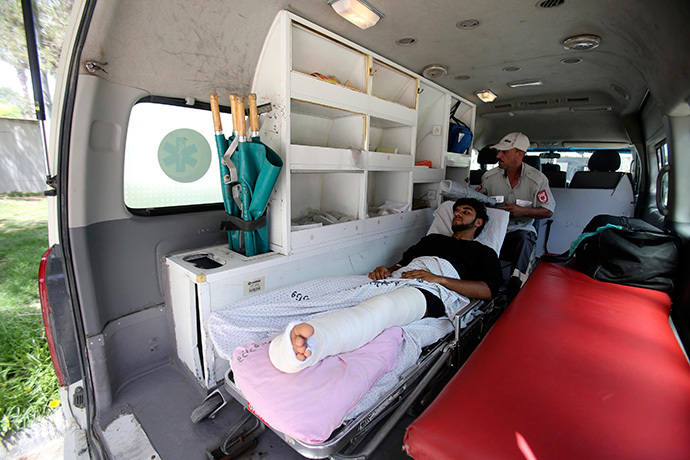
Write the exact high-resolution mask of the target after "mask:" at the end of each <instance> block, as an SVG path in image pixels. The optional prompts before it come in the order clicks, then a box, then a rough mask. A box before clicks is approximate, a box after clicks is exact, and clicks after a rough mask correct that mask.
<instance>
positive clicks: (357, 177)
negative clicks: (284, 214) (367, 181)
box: [290, 172, 364, 224]
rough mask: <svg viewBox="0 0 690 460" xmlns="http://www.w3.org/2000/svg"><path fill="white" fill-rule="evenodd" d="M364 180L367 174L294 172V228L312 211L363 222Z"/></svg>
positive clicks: (292, 194)
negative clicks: (296, 223)
mask: <svg viewBox="0 0 690 460" xmlns="http://www.w3.org/2000/svg"><path fill="white" fill-rule="evenodd" d="M363 179H364V174H363V173H356V172H296V173H295V172H293V173H292V174H291V175H290V182H291V189H292V190H291V194H290V198H291V201H290V203H291V205H290V210H291V224H292V222H293V221H294V220H295V219H298V218H302V217H304V216H306V215H308V214H309V212H310V210H317V211H323V212H327V213H342V214H345V215H347V216H350V217H352V218H353V219H355V220H357V219H361V218H362V211H361V206H360V196H361V194H362V190H363Z"/></svg>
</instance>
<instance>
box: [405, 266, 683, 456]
mask: <svg viewBox="0 0 690 460" xmlns="http://www.w3.org/2000/svg"><path fill="white" fill-rule="evenodd" d="M670 308H671V300H670V298H669V296H668V295H666V294H664V293H662V292H658V291H653V290H650V289H643V288H636V287H630V286H622V285H617V284H611V283H603V282H600V281H596V280H594V279H592V278H589V277H588V276H586V275H584V274H583V273H581V272H578V271H576V270H573V269H571V268H568V267H565V266H561V265H553V264H547V263H544V262H542V263H540V264H539V265H538V266H537V268H536V269H535V270H534V272H533V273H532V275H531V276H530V278H529V280H528V281H527V283H526V284H525V286H524V287H523V288H522V290H521V291H520V293H519V294H518V296H517V297H516V298H515V300H514V301H513V302H512V303H511V304H510V306H509V307H508V309H507V310H506V311H505V312H504V313H503V315H502V316H501V318H499V320H498V321H497V322H496V324H495V325H494V326H493V328H492V329H491V330H490V331H489V333H488V334H487V336H486V338H485V339H484V340H483V341H482V343H481V344H480V345H479V347H478V348H477V349H476V350H475V352H474V353H473V354H472V355H471V356H470V358H469V359H468V361H467V362H466V363H465V364H464V365H463V366H462V367H461V368H460V370H459V371H458V373H457V374H456V375H455V376H454V377H453V379H452V380H451V381H450V382H449V383H448V385H447V386H446V387H445V388H444V390H443V391H442V392H441V394H440V395H439V396H438V397H437V398H436V400H435V401H434V402H433V403H432V404H431V405H430V406H429V408H428V409H427V410H426V411H425V412H424V413H423V414H422V415H421V416H420V417H419V418H418V419H417V420H416V421H415V422H413V423H412V424H411V425H410V426H409V428H408V429H407V432H406V434H405V442H404V444H405V449H406V450H407V452H408V454H409V455H411V456H412V457H413V458H415V459H417V460H423V459H435V460H439V459H463V458H472V459H496V458H500V459H516V460H517V459H520V460H524V459H525V458H538V459H556V458H558V459H584V458H586V459H606V460H608V459H613V458H636V459H643V458H663V459H667V460H668V459H688V458H690V442H689V441H688V433H690V365H689V364H688V361H687V359H686V357H685V355H684V354H683V351H682V349H681V347H680V345H679V344H678V341H677V340H676V337H675V335H674V333H673V330H672V328H671V326H670V324H669V312H670Z"/></svg>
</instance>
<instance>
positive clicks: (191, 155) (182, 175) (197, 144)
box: [158, 129, 211, 183]
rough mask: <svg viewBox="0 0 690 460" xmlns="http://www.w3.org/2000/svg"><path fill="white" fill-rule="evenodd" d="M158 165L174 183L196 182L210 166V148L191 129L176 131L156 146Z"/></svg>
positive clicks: (206, 142) (202, 137) (202, 138)
mask: <svg viewBox="0 0 690 460" xmlns="http://www.w3.org/2000/svg"><path fill="white" fill-rule="evenodd" d="M158 164H159V165H160V167H161V169H162V170H163V172H164V173H165V175H166V176H168V177H169V178H171V179H172V180H174V181H176V182H183V183H189V182H194V181H197V180H199V179H201V178H202V177H203V176H204V174H206V172H207V171H208V168H209V166H211V146H210V145H209V143H208V141H207V140H206V138H205V137H204V136H203V135H201V134H200V133H199V132H197V131H194V130H193V129H176V130H175V131H171V132H170V133H168V134H167V135H166V136H165V137H164V138H163V140H162V141H161V143H160V145H159V146H158Z"/></svg>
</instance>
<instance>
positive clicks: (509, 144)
mask: <svg viewBox="0 0 690 460" xmlns="http://www.w3.org/2000/svg"><path fill="white" fill-rule="evenodd" d="M491 148H494V149H496V150H510V149H512V148H516V149H518V150H522V151H523V152H526V151H527V149H528V148H529V138H528V137H527V136H525V135H524V134H522V133H510V134H506V135H505V137H503V139H501V142H499V143H498V144H496V145H492V146H491Z"/></svg>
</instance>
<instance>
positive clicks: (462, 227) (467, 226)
mask: <svg viewBox="0 0 690 460" xmlns="http://www.w3.org/2000/svg"><path fill="white" fill-rule="evenodd" d="M475 222H477V218H476V217H475V218H474V220H473V221H472V222H470V223H469V224H453V225H452V226H451V229H452V230H453V233H458V232H462V231H464V230H469V229H470V228H473V227H474V223H475Z"/></svg>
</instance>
